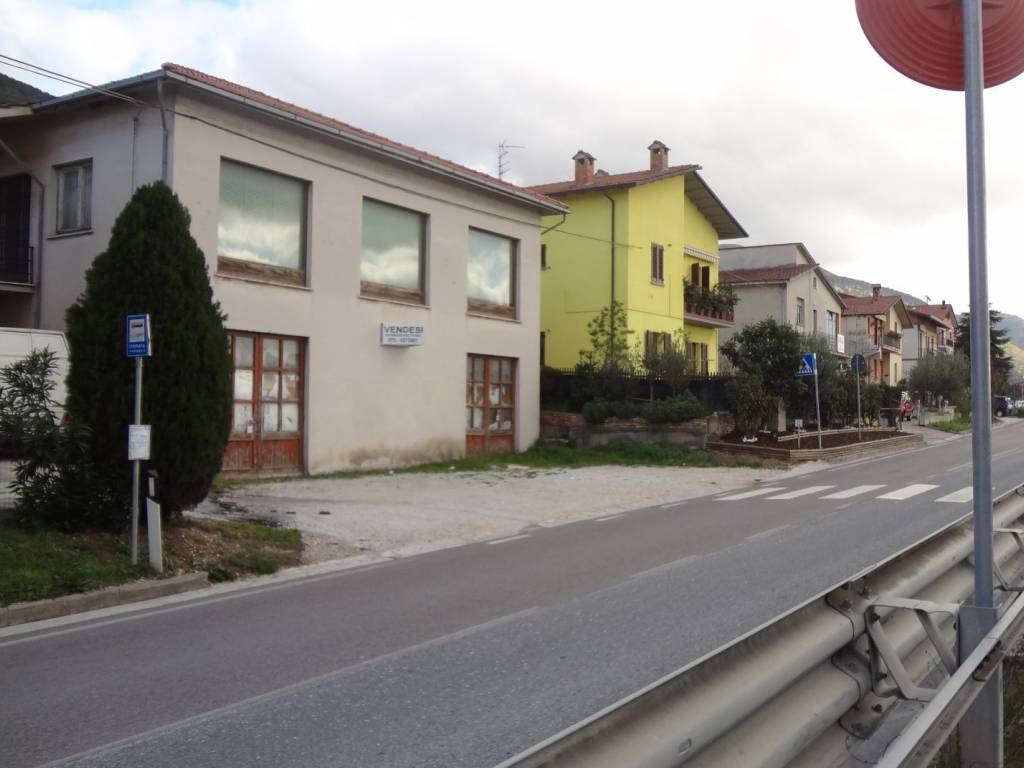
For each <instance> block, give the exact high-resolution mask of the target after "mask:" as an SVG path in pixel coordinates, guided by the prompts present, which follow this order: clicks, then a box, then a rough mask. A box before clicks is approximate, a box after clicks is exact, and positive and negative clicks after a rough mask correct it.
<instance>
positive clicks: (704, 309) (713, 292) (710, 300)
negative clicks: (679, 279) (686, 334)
mask: <svg viewBox="0 0 1024 768" xmlns="http://www.w3.org/2000/svg"><path fill="white" fill-rule="evenodd" d="M683 300H684V302H685V304H686V310H685V311H686V315H687V316H689V317H690V318H691V319H692V320H697V321H698V322H699V321H700V319H707V320H709V321H712V324H713V325H722V324H726V323H730V324H731V323H732V322H733V307H734V306H736V301H737V299H736V297H735V296H734V295H733V293H732V288H731V287H729V286H723V285H716V286H715V287H714V288H704V287H703V286H699V285H694V284H693V283H691V282H689V281H686V282H684V283H683Z"/></svg>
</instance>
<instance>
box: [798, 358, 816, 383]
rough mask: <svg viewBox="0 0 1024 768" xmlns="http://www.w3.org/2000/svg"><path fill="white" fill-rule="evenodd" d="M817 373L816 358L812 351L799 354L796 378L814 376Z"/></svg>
mask: <svg viewBox="0 0 1024 768" xmlns="http://www.w3.org/2000/svg"><path fill="white" fill-rule="evenodd" d="M817 374H818V360H817V356H816V355H815V354H814V353H813V352H809V353H808V354H806V355H801V356H800V367H799V368H798V369H797V372H796V376H797V378H798V379H799V378H803V377H804V376H816V375H817Z"/></svg>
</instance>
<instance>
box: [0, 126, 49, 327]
mask: <svg viewBox="0 0 1024 768" xmlns="http://www.w3.org/2000/svg"><path fill="white" fill-rule="evenodd" d="M0 149H2V150H3V151H4V152H6V153H7V154H8V155H10V156H11V159H12V160H14V162H15V163H17V164H18V165H19V166H21V167H22V168H24V169H25V172H26V173H27V174H28V175H29V178H30V179H32V181H34V182H35V183H36V184H38V185H39V214H38V215H37V216H36V219H37V222H36V225H37V248H38V253H37V254H36V263H35V264H33V267H34V274H33V278H34V282H35V286H36V292H35V297H34V299H33V302H32V304H33V306H32V325H33V326H34V327H36V328H40V327H41V323H42V321H43V281H42V279H41V278H42V274H43V245H44V244H45V243H46V237H45V232H46V185H45V184H43V182H42V179H40V178H39V177H38V176H36V175H35V174H34V173H32V169H31V168H29V166H28V165H27V164H26V163H24V162H23V161H22V159H21V158H20V157H18V156H17V155H16V154H15V153H14V150H13V149H11V148H10V147H9V146H8V145H7V144H6V143H5V142H4V140H3V139H0ZM30 204H31V200H30Z"/></svg>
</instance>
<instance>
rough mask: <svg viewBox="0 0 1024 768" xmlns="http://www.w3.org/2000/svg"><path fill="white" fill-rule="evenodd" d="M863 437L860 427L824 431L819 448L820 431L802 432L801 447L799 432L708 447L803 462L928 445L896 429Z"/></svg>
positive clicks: (735, 439)
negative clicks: (859, 438)
mask: <svg viewBox="0 0 1024 768" xmlns="http://www.w3.org/2000/svg"><path fill="white" fill-rule="evenodd" d="M862 433H863V438H864V439H863V440H858V439H857V430H856V429H848V430H828V431H827V432H822V442H823V444H824V447H823V448H821V449H819V448H818V447H817V445H818V433H817V432H805V433H803V434H802V435H801V440H800V442H801V447H800V448H797V447H796V435H783V436H781V437H780V438H775V439H761V440H759V441H758V442H756V443H744V442H742V441H741V440H740V436H738V435H730V436H728V437H727V438H726V439H723V440H716V441H709V442H708V443H707V446H706V447H707V449H708V450H709V451H718V452H720V453H728V454H731V455H734V456H751V457H754V458H762V459H773V460H776V461H784V462H787V463H798V462H803V461H843V460H846V459H851V458H858V457H860V456H869V455H880V454H886V453H898V452H900V451H904V450H907V449H908V448H912V447H914V446H918V445H923V444H924V436H923V435H920V434H909V433H906V432H896V431H894V430H891V429H878V428H875V429H864V430H862Z"/></svg>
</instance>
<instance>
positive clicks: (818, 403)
mask: <svg viewBox="0 0 1024 768" xmlns="http://www.w3.org/2000/svg"><path fill="white" fill-rule="evenodd" d="M811 356H812V359H813V360H814V411H815V413H816V414H817V417H818V450H819V451H820V450H821V398H820V397H818V353H817V352H812V353H811Z"/></svg>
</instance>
